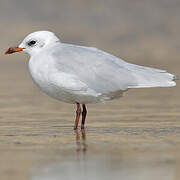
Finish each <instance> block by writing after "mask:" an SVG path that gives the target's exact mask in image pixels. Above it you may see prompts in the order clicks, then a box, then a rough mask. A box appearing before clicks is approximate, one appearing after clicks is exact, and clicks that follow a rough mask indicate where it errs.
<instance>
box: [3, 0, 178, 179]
mask: <svg viewBox="0 0 180 180" xmlns="http://www.w3.org/2000/svg"><path fill="white" fill-rule="evenodd" d="M179 17H180V1H179V0H171V1H170V0H151V1H149V0H143V1H142V0H111V1H108V0H91V1H88V0H68V1H67V0H61V1H59V0H51V1H49V0H31V1H28V0H0V22H1V25H0V27H1V28H0V39H1V43H0V49H1V50H0V52H1V53H0V81H1V86H0V151H1V161H2V162H3V163H1V164H0V179H11V178H13V179H14V180H16V179H18V180H20V179H37V180H39V179H51V180H54V179H59V178H62V179H73V178H74V179H84V177H85V176H86V179H88V178H89V179H110V178H112V177H113V178H114V179H120V177H121V178H122V179H124V180H131V179H133V180H134V179H135V180H136V179H137V180H141V179H142V180H144V179H152V178H154V179H164V180H166V179H168V180H169V179H173V180H174V179H176V180H178V179H179V178H180V174H179V172H180V171H179V169H180V155H179V153H178V152H179V151H178V150H179V148H180V141H179V137H180V123H179V117H180V113H179V108H180V94H179V90H180V86H179V85H177V87H174V88H153V89H138V90H133V91H129V92H127V93H126V94H125V97H123V98H122V99H120V100H118V101H112V102H107V103H106V104H96V105H89V106H88V110H89V111H88V118H87V124H86V125H87V130H86V133H85V134H86V135H85V134H83V133H82V132H79V133H74V132H73V130H72V125H73V121H74V119H73V118H74V109H75V107H73V105H69V104H65V103H61V102H57V101H55V100H53V99H51V98H49V97H47V96H46V95H44V94H43V93H42V92H40V90H39V89H38V88H37V87H35V85H34V84H33V82H32V80H31V79H30V76H29V73H28V56H27V55H24V54H23V53H19V54H18V53H16V54H13V55H9V56H5V55H4V52H5V50H6V49H7V48H8V47H10V46H12V45H18V44H19V43H20V42H21V41H22V40H23V39H24V37H25V36H26V35H28V34H29V33H31V32H33V31H37V30H49V31H53V32H54V33H55V34H56V35H57V36H59V37H60V39H61V41H62V42H66V43H72V44H79V45H84V46H95V47H97V48H99V49H102V50H104V51H107V52H109V53H112V54H113V55H116V56H118V57H121V58H122V59H124V60H126V61H128V62H131V63H135V64H140V65H147V66H151V67H156V68H161V69H166V70H168V71H169V72H171V73H174V74H177V75H180V69H179V66H180V60H179V49H180V35H179V32H180V20H179ZM178 83H179V82H177V84H178ZM92 167H93V168H92ZM70 174H74V176H70Z"/></svg>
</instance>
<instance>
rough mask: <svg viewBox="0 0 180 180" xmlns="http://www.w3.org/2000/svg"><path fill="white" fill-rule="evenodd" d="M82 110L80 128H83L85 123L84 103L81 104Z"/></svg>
mask: <svg viewBox="0 0 180 180" xmlns="http://www.w3.org/2000/svg"><path fill="white" fill-rule="evenodd" d="M82 107H83V112H82V122H81V129H84V124H85V120H86V114H87V110H86V105H85V104H83V105H82Z"/></svg>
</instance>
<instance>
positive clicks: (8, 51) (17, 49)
mask: <svg viewBox="0 0 180 180" xmlns="http://www.w3.org/2000/svg"><path fill="white" fill-rule="evenodd" d="M23 49H24V48H19V47H16V46H13V47H10V48H9V49H8V50H7V51H6V52H5V54H12V53H15V52H20V51H22V50H23Z"/></svg>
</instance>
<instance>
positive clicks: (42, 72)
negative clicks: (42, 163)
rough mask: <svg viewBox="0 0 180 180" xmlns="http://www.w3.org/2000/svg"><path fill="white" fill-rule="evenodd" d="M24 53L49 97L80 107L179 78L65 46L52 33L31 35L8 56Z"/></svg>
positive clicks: (91, 50)
mask: <svg viewBox="0 0 180 180" xmlns="http://www.w3.org/2000/svg"><path fill="white" fill-rule="evenodd" d="M22 50H23V51H24V52H25V53H28V54H29V55H30V60H29V71H30V74H31V76H32V79H33V81H34V82H35V84H36V85H37V86H38V87H39V88H40V89H41V90H42V91H44V92H45V93H47V94H48V95H49V96H52V97H53V98H56V99H58V100H61V101H64V102H68V103H77V106H78V104H79V103H81V104H84V107H85V104H87V103H97V102H102V101H105V100H111V99H115V98H119V97H121V96H122V93H123V92H124V91H126V90H128V89H130V88H146V87H171V86H175V85H176V83H175V82H174V80H176V79H177V77H176V76H175V75H173V74H170V73H168V72H166V71H164V70H159V69H154V68H150V67H144V66H138V65H135V64H130V63H127V62H125V61H123V60H122V59H120V58H118V57H115V56H113V55H111V54H109V53H106V52H104V51H101V50H99V49H97V48H93V47H84V46H77V45H71V44H65V43H62V42H61V41H60V40H59V38H57V37H56V36H55V34H54V33H52V32H49V31H37V32H34V33H31V34H29V35H28V36H27V37H26V38H25V39H24V40H23V41H22V43H21V44H20V45H19V47H15V48H14V47H12V48H9V50H8V51H7V52H6V54H10V53H13V52H17V51H22ZM78 107H79V106H78ZM83 111H84V110H83ZM77 116H78V115H77ZM76 121H79V120H77V117H76ZM77 124H78V122H77ZM77 124H76V125H77ZM75 128H77V126H75Z"/></svg>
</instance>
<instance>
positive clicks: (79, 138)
mask: <svg viewBox="0 0 180 180" xmlns="http://www.w3.org/2000/svg"><path fill="white" fill-rule="evenodd" d="M74 133H75V135H76V145H77V148H76V151H77V152H83V153H86V151H87V144H86V130H85V129H82V130H81V131H78V130H74Z"/></svg>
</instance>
